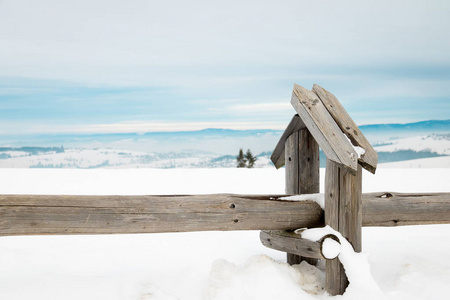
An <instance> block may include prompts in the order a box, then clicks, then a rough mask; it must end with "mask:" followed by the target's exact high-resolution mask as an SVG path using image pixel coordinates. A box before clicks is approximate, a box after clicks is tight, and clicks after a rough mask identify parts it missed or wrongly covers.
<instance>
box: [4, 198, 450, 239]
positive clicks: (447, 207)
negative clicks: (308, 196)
mask: <svg viewBox="0 0 450 300" xmlns="http://www.w3.org/2000/svg"><path fill="white" fill-rule="evenodd" d="M283 196H284V195H283ZM278 197H280V195H257V196H252V195H226V194H217V195H176V196H62V195H48V196H47V195H0V236H2V235H3V236H7V235H38V234H39V235H46V234H113V233H152V232H187V231H208V230H253V229H254V230H292V229H297V228H301V227H309V228H313V227H318V226H323V225H324V214H323V211H322V209H321V208H320V207H319V205H317V204H316V203H314V202H312V201H305V202H297V201H276V200H270V199H271V198H274V199H277V198H278ZM233 205H234V208H233ZM362 211H363V213H362V219H363V220H362V222H363V226H402V225H426V224H450V193H426V194H402V193H395V192H378V193H367V194H363V195H362ZM235 220H237V222H235Z"/></svg>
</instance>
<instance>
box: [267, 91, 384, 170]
mask: <svg viewBox="0 0 450 300" xmlns="http://www.w3.org/2000/svg"><path fill="white" fill-rule="evenodd" d="M291 104H292V106H293V107H294V109H295V111H296V112H297V115H295V116H294V117H293V118H292V120H291V122H290V123H289V125H288V126H287V128H286V130H285V131H284V133H283V135H282V136H281V139H280V140H279V142H278V144H277V146H276V147H275V149H274V151H273V153H272V156H271V160H272V162H273V163H274V165H275V167H276V168H277V169H278V168H281V167H282V166H284V164H285V157H284V156H285V142H286V140H287V138H288V137H289V136H290V135H291V134H292V133H294V132H296V131H299V130H301V129H303V128H307V129H308V130H309V131H310V132H311V134H312V136H313V137H314V139H315V140H316V141H317V143H318V144H319V146H320V148H321V149H322V150H323V152H324V153H325V155H326V157H327V158H328V159H330V160H332V161H334V162H336V163H337V164H338V165H339V166H341V167H343V168H344V169H345V170H346V171H348V172H350V173H351V174H356V172H357V167H358V164H360V165H361V166H362V167H363V168H365V169H366V170H368V171H369V172H371V173H375V170H376V168H377V163H378V155H377V153H376V152H375V150H374V149H373V147H372V146H371V145H370V143H369V141H368V140H367V139H366V138H365V137H364V135H363V134H362V132H361V130H360V129H359V128H358V126H357V125H356V123H355V122H354V121H353V120H352V118H351V117H350V115H349V114H348V113H347V111H346V110H345V109H344V107H343V106H342V104H341V103H340V102H339V101H338V99H337V98H336V97H335V96H334V95H333V94H332V93H330V92H329V91H327V90H325V89H324V88H322V87H320V86H319V85H317V84H314V86H313V88H312V91H310V90H308V89H306V88H304V87H302V86H300V85H298V84H294V89H293V91H292V98H291ZM355 147H360V148H362V149H364V154H362V155H358V153H357V151H356V148H355Z"/></svg>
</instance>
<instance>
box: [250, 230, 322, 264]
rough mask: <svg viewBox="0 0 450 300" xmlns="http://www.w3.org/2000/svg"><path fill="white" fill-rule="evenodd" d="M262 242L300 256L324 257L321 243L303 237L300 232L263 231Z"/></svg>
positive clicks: (267, 245)
mask: <svg viewBox="0 0 450 300" xmlns="http://www.w3.org/2000/svg"><path fill="white" fill-rule="evenodd" d="M259 237H260V240H261V243H262V244H263V245H264V246H266V247H268V248H271V249H275V250H278V251H284V252H288V253H292V254H295V255H296V256H300V257H310V258H315V259H324V257H323V256H322V252H321V243H319V242H313V241H310V240H306V239H302V238H301V236H300V235H299V234H296V233H294V232H289V231H261V233H260V236H259Z"/></svg>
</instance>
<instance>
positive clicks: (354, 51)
mask: <svg viewBox="0 0 450 300" xmlns="http://www.w3.org/2000/svg"><path fill="white" fill-rule="evenodd" d="M449 32H450V1H448V0H442V1H439V0H428V1H416V0H388V1H385V0H377V1H370V0H369V1H356V0H355V1H335V0H329V1H311V0H310V1H303V0H295V1H282V0H281V1H274V0H271V1H265V0H259V1H245V0H239V1H235V0H226V1H212V0H208V1H182V0H177V1H172V0H165V1H144V0H134V1H118V0H108V1H105V0H89V1H86V0H77V1H72V0H53V1H48V0H41V1H33V0H0V134H7V133H8V134H24V133H27V134H29V133H68V132H71V133H73V132H77V133H93V132H145V131H167V130H170V131H172V130H196V129H202V128H211V127H216V128H232V129H251V128H268V129H283V128H284V127H285V126H286V125H287V123H288V122H289V120H290V118H291V117H292V115H293V114H294V113H295V112H294V110H293V108H292V107H291V106H290V104H289V101H290V95H291V93H292V86H293V84H294V82H295V83H298V84H300V85H302V86H305V87H307V88H311V87H312V85H313V83H318V84H319V85H321V86H323V87H324V88H326V89H328V90H329V91H331V92H333V93H334V94H335V95H336V96H337V97H338V99H339V100H340V101H341V102H342V103H343V105H344V106H345V107H346V109H347V110H348V111H349V113H350V115H351V116H352V117H353V119H354V120H355V121H356V122H357V123H358V124H360V125H362V124H372V123H392V122H396V123H406V122H414V121H421V120H429V119H449V118H450V88H449V87H450V38H449Z"/></svg>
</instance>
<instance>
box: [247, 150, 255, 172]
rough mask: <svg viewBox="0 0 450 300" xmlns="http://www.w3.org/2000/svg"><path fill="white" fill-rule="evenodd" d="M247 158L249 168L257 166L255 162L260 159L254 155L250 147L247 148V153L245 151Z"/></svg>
mask: <svg viewBox="0 0 450 300" xmlns="http://www.w3.org/2000/svg"><path fill="white" fill-rule="evenodd" d="M245 159H246V160H247V163H248V164H247V168H253V167H254V166H255V162H256V160H257V159H258V158H257V157H256V156H253V154H252V152H251V151H250V149H248V150H247V153H245Z"/></svg>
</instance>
